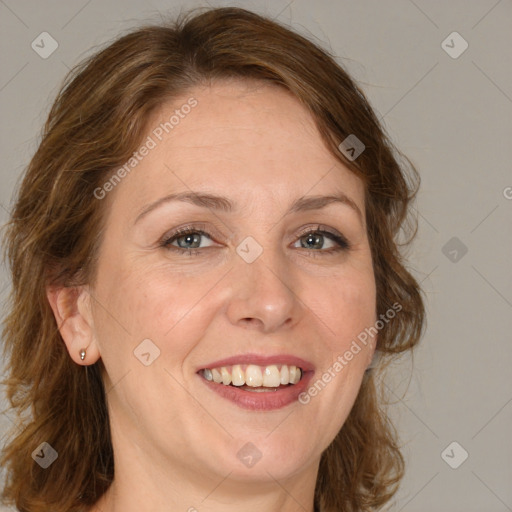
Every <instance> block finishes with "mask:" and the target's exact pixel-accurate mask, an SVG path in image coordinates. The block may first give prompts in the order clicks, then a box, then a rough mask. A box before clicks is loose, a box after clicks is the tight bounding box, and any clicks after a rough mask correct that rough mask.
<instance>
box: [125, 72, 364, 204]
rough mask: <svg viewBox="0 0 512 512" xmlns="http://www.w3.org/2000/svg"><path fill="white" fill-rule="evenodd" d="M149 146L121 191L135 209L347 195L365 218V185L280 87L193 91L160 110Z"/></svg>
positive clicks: (243, 85) (151, 124)
mask: <svg viewBox="0 0 512 512" xmlns="http://www.w3.org/2000/svg"><path fill="white" fill-rule="evenodd" d="M190 105H194V106H193V107H190ZM145 140H146V141H147V142H148V144H147V145H148V146H149V145H151V146H152V147H151V149H150V150H149V151H147V152H146V154H145V156H144V157H142V158H141V159H140V161H139V162H138V163H137V165H136V167H135V168H134V169H133V171H131V172H130V173H129V176H127V178H126V179H124V180H123V183H121V186H120V187H118V190H116V194H118V193H119V192H121V189H123V190H124V192H123V194H122V195H124V196H125V199H127V200H128V201H129V202H131V203H132V204H133V205H134V206H135V205H139V204H141V203H145V202H146V203H147V202H150V201H154V200H155V199H158V197H159V196H164V195H167V194H170V193H176V192H186V191H190V190H194V191H196V190H201V191H203V192H209V193H213V194H218V195H224V196H230V195H231V196H233V197H235V198H236V199H235V201H236V203H237V204H240V205H248V204H254V200H255V198H256V197H257V198H258V204H259V205H260V206H268V207H271V204H270V203H271V202H273V203H276V202H277V203H283V202H284V203H289V202H290V200H293V199H296V198H297V197H301V196H304V195H306V194H308V193H311V195H318V194H326V193H333V192H336V191H341V192H343V193H345V194H346V195H348V196H350V197H351V198H352V199H353V200H354V202H356V203H357V204H358V205H359V206H360V209H361V210H363V211H364V208H363V204H364V189H363V185H362V182H361V180H360V179H359V178H358V177H357V176H356V175H355V174H354V173H353V172H352V171H350V170H349V169H348V168H346V167H345V166H344V165H343V164H342V163H341V162H340V161H339V160H338V159H336V158H335V157H334V156H333V155H332V154H331V153H330V151H329V150H328V149H327V147H326V146H325V144H324V141H323V140H322V138H321V136H320V134H319V132H318V130H317V128H316V125H315V122H314V120H313V118H312V116H311V115H310V113H309V112H308V111H307V109H306V108H305V107H304V106H303V105H302V104H301V103H300V102H299V100H298V99H297V98H295V97H294V96H293V95H292V94H291V93H289V92H288V91H286V90H284V89H283V88H281V87H277V86H273V85H268V84H264V83H259V82H252V81H229V82H216V83H213V84H211V85H209V86H204V87H197V88H193V89H191V90H189V91H188V92H187V93H186V94H184V95H182V96H181V97H179V98H175V99H174V100H173V101H172V102H168V103H165V104H163V105H161V107H160V108H159V109H158V110H157V111H156V112H155V113H154V114H153V116H152V117H151V118H150V119H149V121H148V125H147V138H146V139H145ZM150 140H151V142H149V141H150ZM267 202H268V204H266V203H267Z"/></svg>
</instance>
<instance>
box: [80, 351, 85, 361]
mask: <svg viewBox="0 0 512 512" xmlns="http://www.w3.org/2000/svg"><path fill="white" fill-rule="evenodd" d="M80 359H81V360H82V361H83V360H84V359H85V348H83V349H81V350H80Z"/></svg>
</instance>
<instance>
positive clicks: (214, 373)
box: [212, 368, 222, 383]
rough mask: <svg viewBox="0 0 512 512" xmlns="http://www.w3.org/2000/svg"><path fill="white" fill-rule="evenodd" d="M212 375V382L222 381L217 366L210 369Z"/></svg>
mask: <svg viewBox="0 0 512 512" xmlns="http://www.w3.org/2000/svg"><path fill="white" fill-rule="evenodd" d="M212 377H213V382H217V383H221V382H222V376H221V374H220V372H219V370H217V368H213V369H212Z"/></svg>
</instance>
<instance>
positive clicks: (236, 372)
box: [202, 364, 302, 388]
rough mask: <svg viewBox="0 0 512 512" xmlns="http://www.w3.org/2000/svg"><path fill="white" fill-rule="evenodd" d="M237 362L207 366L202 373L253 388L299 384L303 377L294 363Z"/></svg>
mask: <svg viewBox="0 0 512 512" xmlns="http://www.w3.org/2000/svg"><path fill="white" fill-rule="evenodd" d="M244 366H245V370H244V369H243V367H242V365H240V364H235V365H233V366H231V367H229V366H228V367H226V366H222V367H221V368H206V369H204V370H203V372H202V374H203V377H204V378H205V379H206V380H209V381H212V380H213V382H216V383H217V384H224V385H225V386H229V385H230V384H233V386H243V385H247V386H250V387H253V388H259V387H266V388H277V387H279V385H283V386H285V385H286V384H297V382H299V380H300V379H301V377H302V370H301V369H300V368H297V367H296V366H293V365H286V364H283V365H281V368H279V367H278V366H277V365H275V364H272V365H269V366H263V367H261V366H257V365H255V364H249V365H244Z"/></svg>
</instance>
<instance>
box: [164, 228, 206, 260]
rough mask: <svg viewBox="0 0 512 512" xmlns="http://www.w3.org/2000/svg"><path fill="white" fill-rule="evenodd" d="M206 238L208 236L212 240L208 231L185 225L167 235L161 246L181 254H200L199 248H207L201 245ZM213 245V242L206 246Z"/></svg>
mask: <svg viewBox="0 0 512 512" xmlns="http://www.w3.org/2000/svg"><path fill="white" fill-rule="evenodd" d="M204 238H208V239H209V240H210V241H212V239H211V237H210V235H209V234H208V233H207V232H206V231H203V230H202V229H198V228H194V227H185V228H181V229H177V230H176V231H174V232H173V233H171V234H170V235H168V236H166V237H165V238H164V239H163V240H162V241H161V243H160V246H162V247H165V248H166V249H169V250H172V251H176V252H178V253H181V254H187V255H189V256H194V255H198V254H200V252H201V251H199V250H197V249H203V248H205V247H200V245H201V241H202V239H204ZM211 245H213V244H210V245H209V246H206V247H210V246H211Z"/></svg>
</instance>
